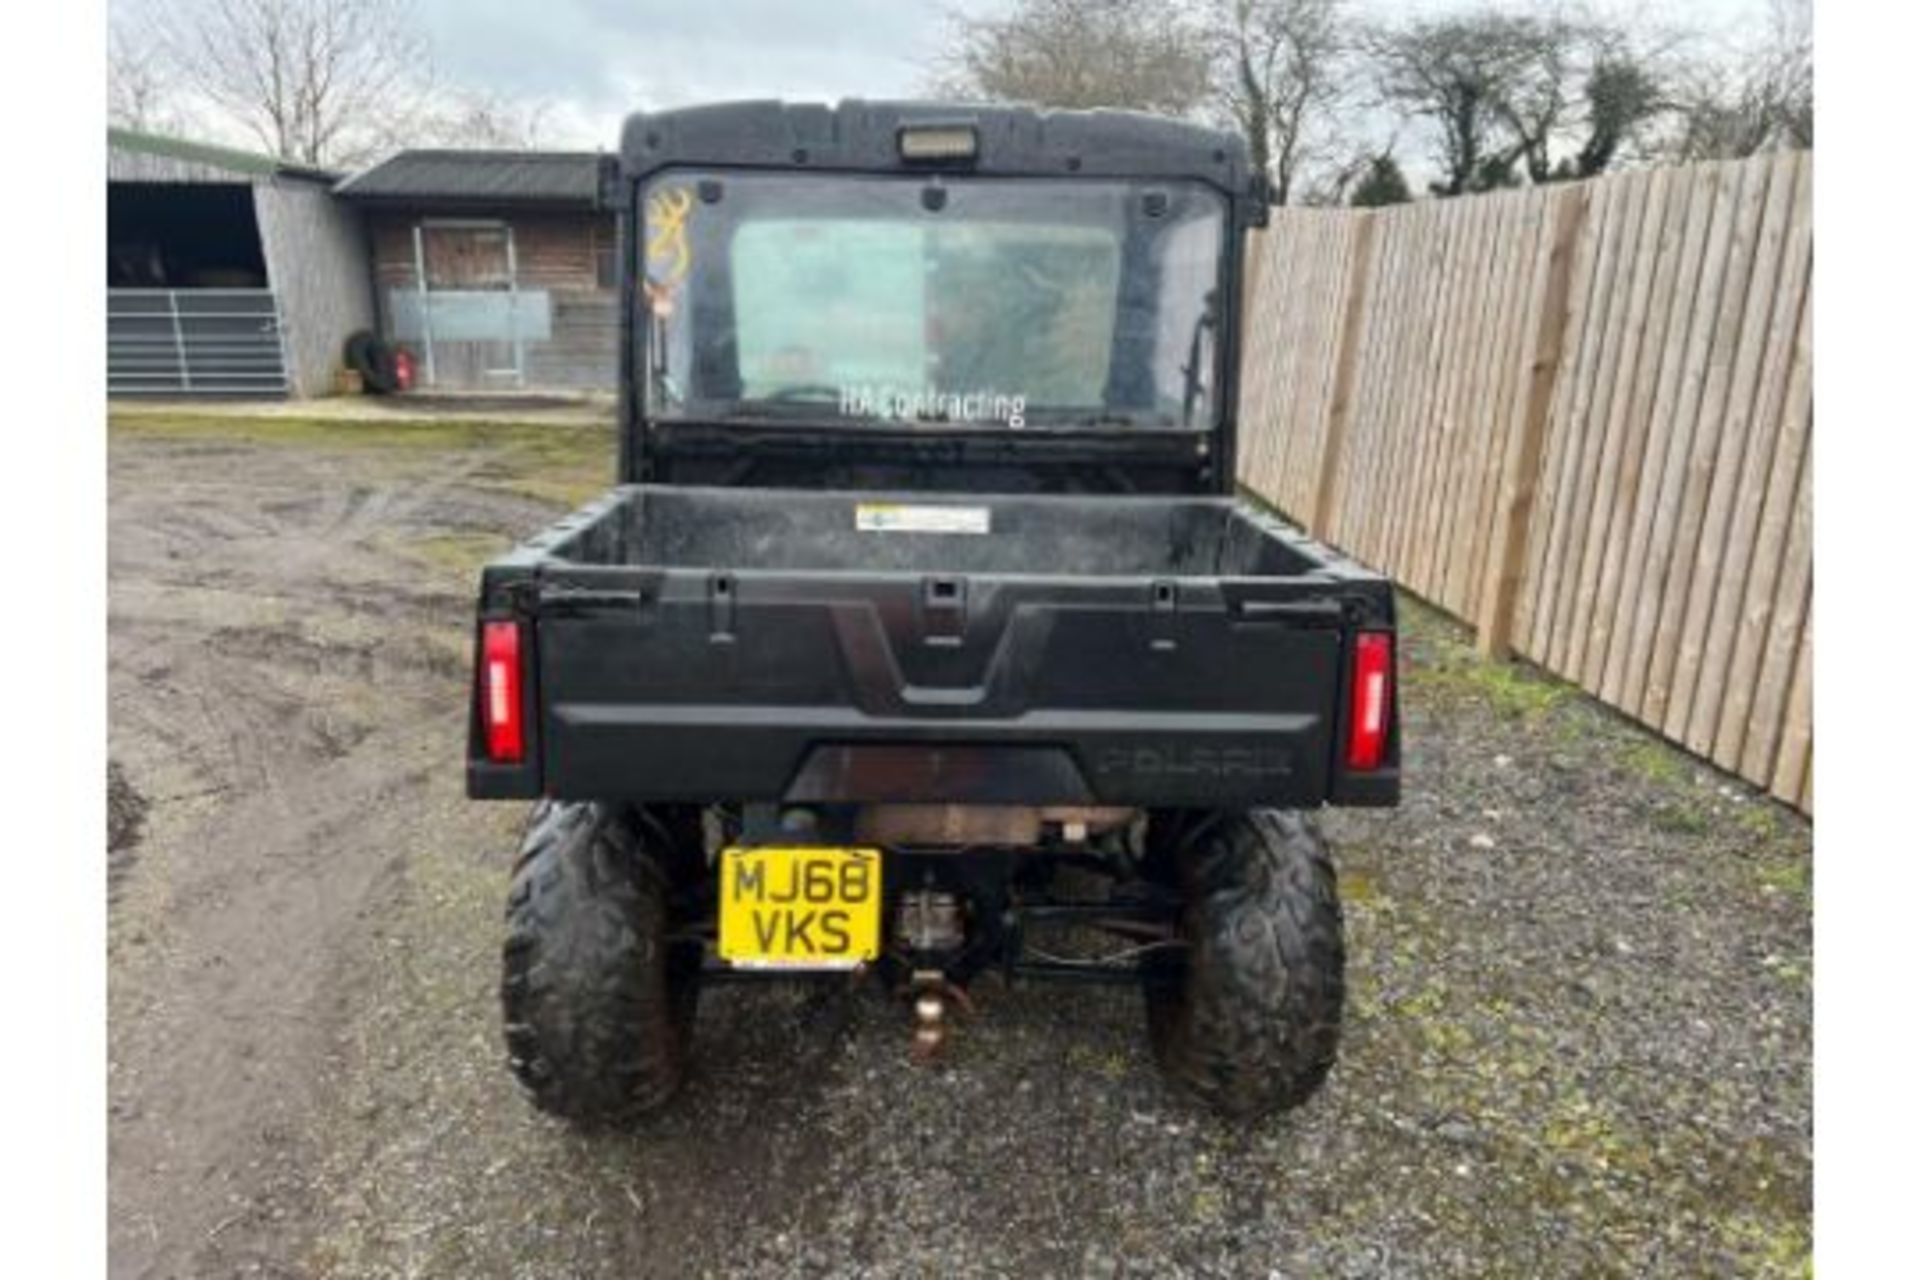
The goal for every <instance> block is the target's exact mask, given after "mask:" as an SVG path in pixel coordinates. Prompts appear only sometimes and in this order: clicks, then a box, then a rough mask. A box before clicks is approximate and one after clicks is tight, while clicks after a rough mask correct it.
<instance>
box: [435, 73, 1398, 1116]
mask: <svg viewBox="0 0 1920 1280" xmlns="http://www.w3.org/2000/svg"><path fill="white" fill-rule="evenodd" d="M602 200H603V202H605V203H607V204H609V205H611V206H612V207H613V208H614V209H616V210H617V211H618V213H619V215H620V223H621V226H622V229H623V230H622V239H623V245H624V246H625V247H624V249H623V252H622V255H621V256H622V262H621V292H620V296H621V312H622V326H621V328H622V337H623V341H622V346H621V395H620V424H621V429H620V458H619V481H620V483H619V486H618V487H617V488H615V489H613V490H612V492H610V493H608V494H607V495H606V496H605V497H604V498H602V499H600V500H599V501H597V502H594V503H593V504H592V505H590V506H588V507H586V508H585V509H584V510H582V511H580V512H578V513H577V514H575V515H572V516H570V517H568V518H567V519H565V520H563V521H561V522H560V523H559V524H558V525H556V526H554V527H553V528H551V529H549V530H547V531H546V532H544V533H542V534H540V535H539V536H537V537H535V538H534V539H533V540H532V541H530V542H528V543H526V544H524V545H523V546H521V547H519V548H518V549H516V550H514V551H513V552H511V553H509V554H507V555H505V556H503V557H501V558H500V559H498V560H496V561H494V562H492V563H491V564H489V565H487V566H486V568H485V570H484V573H483V575H482V580H481V587H480V603H479V624H478V629H477V633H476V663H475V677H474V682H473V703H472V724H471V735H470V744H469V755H468V766H467V785H468V791H469V794H470V795H472V796H474V797H479V798H485V799H536V798H537V799H538V800H539V801H540V804H539V806H538V808H537V809H536V810H535V811H534V815H533V819H532V821H531V824H530V826H529V829H528V831H527V834H526V838H525V843H524V846H523V847H522V849H521V851H520V855H519V861H518V863H517V866H516V869H515V871H514V874H513V884H512V889H511V892H510V895H509V899H508V906H507V929H508V935H507V941H506V947H505V974H504V978H503V981H502V983H501V996H502V1000H503V1003H504V1006H505V1025H506V1042H507V1049H508V1053H509V1057H510V1060H511V1065H512V1069H513V1071H514V1073H515V1074H516V1075H517V1076H518V1078H519V1080H520V1082H521V1083H522V1084H523V1085H524V1086H525V1088H526V1090H527V1091H528V1092H529V1093H530V1094H531V1096H532V1099H533V1101H534V1103H535V1104H536V1105H538V1106H540V1107H541V1108H543V1109H545V1110H547V1111H550V1112H554V1113H557V1114H559V1115H562V1116H566V1117H569V1118H572V1119H575V1120H579V1121H583V1122H584V1121H603V1120H606V1119H609V1118H617V1117H621V1116H625V1115H630V1114H632V1113H635V1112H638V1111H641V1110H644V1109H647V1108H650V1107H654V1106H656V1105H658V1104H660V1103H661V1102H663V1101H665V1100H666V1099H667V1098H668V1097H669V1096H670V1095H671V1094H672V1093H673V1092H674V1090H675V1088H676V1087H677V1086H678V1085H679V1084H680V1082H681V1079H682V1076H683V1074H684V1072H685V1071H686V1067H687V1061H688V1054H689V1045H690V1040H691V1037H692V1034H693V1030H694V1009H695V1003H696V999H697V997H698V995H699V992H700V988H701V986H702V984H703V983H708V982H714V981H718V980H759V979H777V978H784V977H791V976H793V975H797V974H812V975H821V974H827V975H834V974H837V975H839V978H838V979H836V980H839V981H849V982H850V981H856V980H864V981H866V982H868V983H869V984H876V985H877V984H884V985H885V986H886V987H887V988H889V989H891V990H894V991H896V992H898V993H899V994H900V995H902V996H903V997H906V1009H905V1010H903V1013H902V1023H903V1030H904V1029H907V1028H910V1029H911V1036H910V1037H909V1038H910V1041H911V1043H912V1045H913V1046H914V1047H915V1048H916V1049H917V1050H918V1051H920V1052H923V1053H925V1052H931V1051H932V1050H934V1049H936V1048H937V1047H938V1045H939V1043H940V1040H941V1037H942V1036H943V1034H945V1030H946V1023H947V1019H948V1017H949V1015H950V1012H951V1011H952V1009H953V1008H954V1007H955V1005H956V1004H965V1003H967V1001H966V995H965V993H966V991H967V989H968V988H969V986H970V984H973V983H974V982H975V981H976V980H977V979H980V978H982V977H983V976H986V975H990V974H998V975H1000V976H1001V977H1003V978H1004V979H1005V980H1008V981H1026V980H1032V981H1039V980H1048V979H1055V980H1068V981H1096V982H1124V983H1134V984H1138V985H1139V986H1141V987H1142V988H1143V989H1144V992H1145V1003H1146V1013H1147V1018H1146V1022H1147V1028H1148V1031H1149V1036H1150V1039H1151V1043H1152V1045H1153V1048H1154V1050H1155V1052H1156V1054H1157V1056H1158V1058H1159V1061H1160V1063H1161V1064H1162V1066H1163V1067H1164V1070H1165V1072H1166V1074H1167V1075H1168V1077H1169V1078H1170V1079H1171V1080H1173V1081H1175V1082H1177V1083H1178V1084H1179V1085H1182V1086H1185V1087H1186V1088H1187V1089H1189V1090H1191V1091H1192V1092H1193V1093H1194V1094H1196V1095H1198V1096H1199V1097H1200V1098H1202V1099H1205V1100H1206V1101H1208V1102H1210V1103H1212V1104H1214V1105H1215V1106H1217V1107H1219V1108H1221V1109H1222V1110H1224V1111H1227V1112H1229V1113H1233V1114H1240V1115H1248V1114H1255V1113H1259V1112H1263V1111H1268V1110H1272V1109H1275V1108H1281V1107H1289V1106H1293V1105H1296V1104H1298V1103H1300V1102H1301V1101H1303V1100H1304V1099H1305V1098H1307V1097H1308V1096H1309V1095H1310V1094H1311V1093H1312V1092H1313V1091H1314V1090H1315V1089H1316V1088H1317V1087H1318V1086H1319V1085H1320V1083H1321V1081H1322V1080H1323V1079H1324V1078H1325V1076H1326V1074H1327V1072H1328V1069H1329V1068H1330V1067H1331V1066H1332V1064H1333V1061H1334V1055H1335V1050H1336V1046H1337V1042H1338V1038H1339V1031H1340V1017H1341V1003H1342V993H1343V987H1342V969H1343V964H1344V956H1343V948H1342V940H1341V920H1340V908H1339V904H1338V901H1337V898H1336V894H1335V881H1334V873H1333V868H1332V866H1331V863H1330V861H1329V857H1328V853H1327V849H1326V847H1325V845H1324V844H1323V842H1322V840H1321V837H1320V835H1319V834H1318V832H1317V831H1316V829H1315V826H1314V823H1313V820H1312V819H1311V818H1310V817H1308V816H1306V815H1305V812H1304V811H1307V810H1311V809H1314V808H1317V807H1318V806H1321V805H1325V804H1342V805H1391V804H1393V803H1395V802H1396V800H1397V798H1398V792H1399V742H1398V727H1397V725H1398V721H1397V715H1396V707H1395V694H1394V679H1393V675H1394V648H1393V601H1392V596H1391V594H1390V592H1389V589H1388V585H1387V583H1386V582H1385V581H1383V580H1382V579H1381V578H1379V577H1378V576H1376V575H1374V574H1372V573H1369V572H1366V571H1364V570H1362V569H1361V568H1359V567H1358V566H1356V565H1354V564H1352V563H1351V562H1349V561H1347V560H1345V559H1344V558H1342V557H1340V556H1338V555H1336V554H1334V553H1332V552H1330V551H1329V550H1327V549H1326V548H1324V547H1321V546H1319V545H1316V544H1315V543H1313V542H1312V541H1310V540H1308V539H1307V538H1305V537H1303V536H1301V535H1300V534H1299V533H1297V532H1295V531H1293V530H1292V529H1291V528H1289V527H1287V526H1285V525H1282V524H1281V523H1279V522H1278V521H1276V520H1274V519H1271V518H1270V517H1268V516H1267V515H1266V514H1264V513H1263V512H1262V511H1261V510H1259V509H1258V508H1256V507H1254V506H1252V505H1249V504H1247V503H1244V502H1241V501H1238V500H1236V497H1235V490H1234V444H1235V429H1234V407H1235V391H1236V387H1235V380H1236V372H1235V371H1236V368H1237V365H1238V357H1239V350H1238V348H1239V342H1240V331H1239V324H1238V318H1239V315H1240V293H1241V282H1242V274H1241V258H1242V246H1243V244H1244V242H1245V235H1246V232H1247V229H1248V228H1249V227H1250V226H1256V225H1261V224H1263V223H1264V222H1265V219H1266V212H1267V196H1266V187H1265V184H1264V182H1263V181H1261V180H1260V179H1259V178H1258V177H1256V176H1255V175H1252V174H1251V173H1250V172H1249V168H1248V160H1247V150H1246V147H1245V145H1244V143H1243V142H1242V141H1241V140H1240V139H1239V138H1237V137H1234V136H1231V135H1228V134H1223V133H1218V132H1214V131H1212V130H1208V129H1204V128H1199V127H1196V126H1194V125H1190V124H1184V123H1176V122H1173V121H1169V120H1161V119H1156V118H1152V117H1148V116H1143V115H1136V114H1132V113H1124V112H1111V111H1094V112H1084V113H1082V112H1036V111H1033V110H1029V109H1025V108H1011V107H1010V108H989V107H964V108H958V107H944V106H936V105H923V104H907V103H864V102H846V103H842V104H841V105H839V106H838V107H825V106H797V105H784V104H780V103H774V102H753V103H738V104H728V105H720V106H711V107H701V108H695V109H688V110H678V111H667V112H661V113H658V114H642V115H635V116H633V117H631V118H630V119H629V120H628V121H627V123H626V127H625V131H624V135H623V137H622V139H621V146H620V153H619V155H618V156H617V157H609V158H608V159H607V161H606V162H605V163H604V166H603V172H602ZM1065 872H1071V874H1062V873H1065ZM1089 873H1091V874H1089ZM1075 882H1078V883H1079V884H1080V885H1081V886H1083V887H1080V888H1075V887H1073V886H1074V884H1075ZM1089 940H1100V945H1093V946H1090V945H1088V944H1089Z"/></svg>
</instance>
